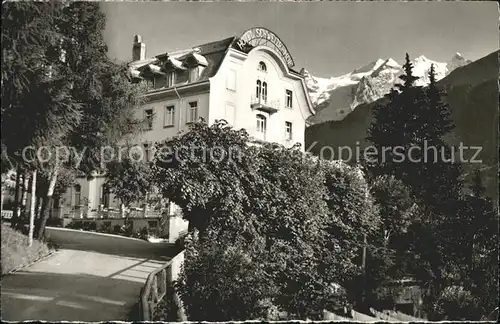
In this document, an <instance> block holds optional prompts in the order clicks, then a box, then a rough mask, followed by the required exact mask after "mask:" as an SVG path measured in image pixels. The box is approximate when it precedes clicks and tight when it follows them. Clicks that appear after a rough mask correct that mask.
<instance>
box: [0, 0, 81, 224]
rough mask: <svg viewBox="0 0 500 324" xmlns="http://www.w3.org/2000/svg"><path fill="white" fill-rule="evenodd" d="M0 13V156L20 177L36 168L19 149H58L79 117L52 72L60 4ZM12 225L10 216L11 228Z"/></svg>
mask: <svg viewBox="0 0 500 324" xmlns="http://www.w3.org/2000/svg"><path fill="white" fill-rule="evenodd" d="M3 9H4V10H2V21H3V22H4V25H3V28H2V44H3V45H4V46H3V53H2V54H3V55H2V151H3V152H2V153H3V154H4V156H7V157H8V158H9V160H10V161H14V162H15V163H16V164H17V171H18V177H20V176H21V174H22V173H24V172H25V171H26V170H34V169H40V168H41V165H40V164H39V163H38V162H39V161H37V159H33V156H22V153H23V149H25V148H27V147H30V146H32V147H34V149H35V150H36V149H38V148H41V147H49V148H50V147H54V146H57V145H61V143H62V142H63V141H64V138H65V137H66V136H67V135H68V133H69V132H70V131H71V130H72V129H74V127H75V125H77V124H78V123H79V121H80V118H81V113H80V109H79V108H80V106H79V104H78V103H75V102H74V101H72V100H71V96H70V89H71V84H70V82H68V80H67V79H65V78H64V77H62V75H61V74H60V73H59V72H60V71H59V70H58V67H59V65H58V64H59V62H60V57H59V51H58V46H59V34H58V31H57V28H56V23H55V22H56V20H57V17H58V16H59V15H60V14H61V10H62V4H61V3H56V2H49V3H26V2H21V3H8V4H6V5H5V6H4V8H3ZM16 204H18V201H16ZM16 209H18V208H16ZM17 221H18V220H17V215H16V217H14V219H13V221H12V224H13V226H16V224H17Z"/></svg>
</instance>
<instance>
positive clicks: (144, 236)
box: [138, 226, 149, 240]
mask: <svg viewBox="0 0 500 324" xmlns="http://www.w3.org/2000/svg"><path fill="white" fill-rule="evenodd" d="M138 237H139V238H141V239H143V240H146V239H147V238H148V237H149V228H148V227H147V226H145V227H143V228H142V229H141V230H140V231H139V233H138Z"/></svg>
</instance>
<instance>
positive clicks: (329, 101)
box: [301, 53, 470, 123]
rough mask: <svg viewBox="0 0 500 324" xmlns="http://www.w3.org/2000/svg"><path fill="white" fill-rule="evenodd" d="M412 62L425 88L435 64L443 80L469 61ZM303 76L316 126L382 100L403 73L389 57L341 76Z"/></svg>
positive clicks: (459, 58) (420, 59) (456, 58)
mask: <svg viewBox="0 0 500 324" xmlns="http://www.w3.org/2000/svg"><path fill="white" fill-rule="evenodd" d="M412 63H413V74H414V75H415V76H417V77H419V79H418V80H417V82H416V84H417V85H426V84H428V82H429V77H428V73H429V70H430V68H431V65H432V64H434V69H435V71H436V78H437V80H440V79H442V78H444V77H445V76H446V75H448V74H449V73H450V72H451V71H453V70H454V69H456V68H458V67H461V66H464V65H466V64H468V63H470V61H468V60H466V59H465V58H464V57H463V56H462V55H460V53H456V54H455V55H454V56H453V58H452V59H451V60H450V61H449V62H447V63H441V62H436V61H432V60H430V59H428V58H426V57H425V56H423V55H421V56H419V57H417V58H415V59H414V60H413V61H412ZM301 73H302V74H303V75H304V76H305V80H306V84H307V87H308V90H309V96H310V97H311V101H312V102H313V105H314V106H315V107H316V115H314V116H312V117H311V118H310V122H312V123H317V122H324V121H329V120H342V119H344V118H345V117H346V116H347V115H348V114H349V113H350V112H352V111H353V110H354V109H355V108H356V107H357V106H358V105H360V104H364V103H370V102H373V101H375V100H378V99H380V98H381V97H383V96H384V95H385V94H387V93H388V92H389V91H390V89H391V88H392V87H393V86H394V85H395V84H396V83H399V81H400V80H399V78H398V76H399V75H401V74H402V73H403V71H402V66H401V65H400V64H399V63H398V62H396V61H395V60H393V59H392V58H389V59H385V60H383V59H378V60H377V61H374V62H371V63H369V64H367V65H365V66H363V67H360V68H358V69H356V70H354V71H352V72H351V73H348V74H345V75H342V76H339V77H331V78H319V77H315V76H312V75H311V74H310V73H309V72H308V71H307V70H304V69H303V70H302V71H301Z"/></svg>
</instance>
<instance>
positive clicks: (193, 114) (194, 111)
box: [187, 101, 198, 123]
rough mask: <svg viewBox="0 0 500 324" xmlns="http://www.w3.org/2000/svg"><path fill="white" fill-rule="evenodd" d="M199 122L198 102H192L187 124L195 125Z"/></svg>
mask: <svg viewBox="0 0 500 324" xmlns="http://www.w3.org/2000/svg"><path fill="white" fill-rule="evenodd" d="M197 120H198V101H191V102H190V103H189V106H188V113H187V122H188V123H194V122H196V121H197Z"/></svg>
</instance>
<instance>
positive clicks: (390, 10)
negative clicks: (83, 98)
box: [101, 1, 499, 77]
mask: <svg viewBox="0 0 500 324" xmlns="http://www.w3.org/2000/svg"><path fill="white" fill-rule="evenodd" d="M101 8H102V10H103V11H104V13H105V14H106V17H107V23H106V30H105V32H104V37H105V40H106V42H107V44H108V47H109V52H108V54H109V56H110V57H111V58H114V59H117V60H119V61H129V60H131V56H132V42H133V37H134V35H136V34H139V35H141V36H142V39H143V42H144V43H145V44H146V51H147V56H148V57H150V56H154V55H158V54H160V53H164V52H169V51H174V50H179V49H186V48H191V47H195V46H197V45H200V44H203V43H207V42H211V41H216V40H220V39H224V38H227V37H231V36H238V35H241V34H242V33H243V32H244V31H245V30H247V29H249V28H252V27H265V28H268V29H270V30H271V31H273V32H274V33H276V34H277V35H278V37H279V38H280V39H281V40H282V41H283V42H284V43H285V45H286V46H287V48H288V50H289V51H290V53H291V55H292V57H293V59H294V61H295V67H294V69H295V70H300V69H301V68H302V67H304V68H306V69H307V70H308V71H309V72H311V73H312V74H313V75H315V76H319V77H330V76H340V75H342V74H345V73H349V72H351V71H352V70H354V69H356V68H358V67H361V66H364V65H366V64H368V63H370V62H373V61H376V60H377V59H379V58H382V59H385V58H389V57H390V58H393V59H395V60H396V61H398V62H399V63H402V62H403V60H404V56H405V53H406V52H408V53H409V55H410V57H417V56H420V55H425V56H426V57H427V58H429V59H431V60H434V61H438V62H447V61H449V60H450V59H451V57H452V56H453V55H454V54H455V53H456V52H459V53H461V54H462V55H463V56H464V57H465V58H467V59H470V60H477V59H479V58H481V57H483V56H486V55H487V54H489V53H491V52H493V51H495V50H498V49H499V34H498V22H499V11H498V5H497V4H496V2H476V1H474V2H455V1H450V2H413V3H411V2H290V3H288V2H101Z"/></svg>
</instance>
